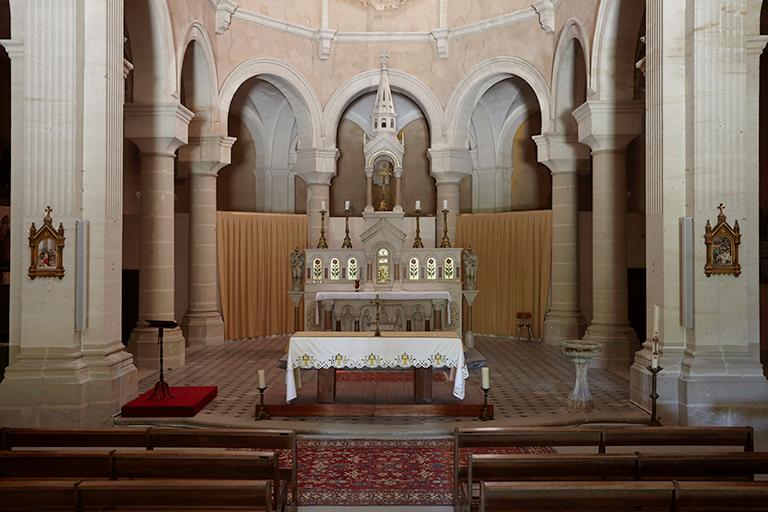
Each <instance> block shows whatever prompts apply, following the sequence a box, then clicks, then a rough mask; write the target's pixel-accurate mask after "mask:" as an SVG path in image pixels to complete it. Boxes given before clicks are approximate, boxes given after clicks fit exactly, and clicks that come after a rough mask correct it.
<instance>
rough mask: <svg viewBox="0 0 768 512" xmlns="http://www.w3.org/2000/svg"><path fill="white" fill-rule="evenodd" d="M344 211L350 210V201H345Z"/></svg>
mask: <svg viewBox="0 0 768 512" xmlns="http://www.w3.org/2000/svg"><path fill="white" fill-rule="evenodd" d="M344 209H345V210H349V200H347V201H344Z"/></svg>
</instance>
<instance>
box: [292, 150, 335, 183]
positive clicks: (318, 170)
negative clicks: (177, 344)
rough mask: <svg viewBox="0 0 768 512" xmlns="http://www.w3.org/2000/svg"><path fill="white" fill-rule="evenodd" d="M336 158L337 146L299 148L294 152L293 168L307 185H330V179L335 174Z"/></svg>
mask: <svg viewBox="0 0 768 512" xmlns="http://www.w3.org/2000/svg"><path fill="white" fill-rule="evenodd" d="M338 158H339V150H338V149H337V148H323V149H318V148H307V149H300V150H299V151H297V153H296V164H295V166H294V170H295V171H296V174H298V175H299V176H301V177H302V178H303V179H304V182H305V183H307V184H308V185H309V184H315V185H330V184H331V179H333V177H334V176H336V160H338Z"/></svg>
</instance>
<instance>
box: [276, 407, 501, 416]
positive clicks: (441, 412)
mask: <svg viewBox="0 0 768 512" xmlns="http://www.w3.org/2000/svg"><path fill="white" fill-rule="evenodd" d="M482 407H483V406H482V404H339V403H333V404H291V405H278V404H274V405H267V406H266V407H265V408H266V409H267V412H268V413H269V414H270V415H271V416H273V417H297V416H307V417H326V416H333V417H351V416H356V417H369V418H384V417H393V416H399V417H438V416H439V417H445V416H448V417H457V418H458V417H462V418H463V417H479V416H480V414H481V412H482ZM488 407H489V409H490V412H491V414H493V405H489V406H488Z"/></svg>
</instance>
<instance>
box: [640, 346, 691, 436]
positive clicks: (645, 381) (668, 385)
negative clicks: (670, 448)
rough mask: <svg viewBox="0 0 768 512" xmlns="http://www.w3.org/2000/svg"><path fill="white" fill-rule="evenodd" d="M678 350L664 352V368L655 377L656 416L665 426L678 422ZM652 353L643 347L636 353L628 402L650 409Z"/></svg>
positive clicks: (662, 362)
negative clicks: (656, 395)
mask: <svg viewBox="0 0 768 512" xmlns="http://www.w3.org/2000/svg"><path fill="white" fill-rule="evenodd" d="M681 353H682V351H681V350H680V349H667V350H665V351H664V354H663V359H662V361H661V366H662V368H663V370H662V371H661V372H659V373H658V375H657V377H656V393H657V394H658V395H659V398H658V400H657V402H656V408H657V415H658V417H659V419H660V420H661V422H662V424H664V425H677V424H678V423H679V418H678V403H679V402H678V395H677V393H678V379H679V377H680V357H681ZM650 364H651V352H650V350H649V349H647V348H645V349H643V350H639V351H638V352H636V353H635V362H634V363H632V366H631V367H630V368H629V401H630V402H632V403H633V404H635V405H637V406H638V407H640V408H641V409H644V410H646V411H648V414H650V411H651V396H650V395H651V380H652V378H651V372H649V371H648V366H650Z"/></svg>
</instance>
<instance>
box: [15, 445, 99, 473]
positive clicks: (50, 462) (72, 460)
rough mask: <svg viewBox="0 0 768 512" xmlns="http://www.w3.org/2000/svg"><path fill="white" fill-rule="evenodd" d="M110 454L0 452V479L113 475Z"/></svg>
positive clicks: (83, 452) (74, 451) (71, 451)
mask: <svg viewBox="0 0 768 512" xmlns="http://www.w3.org/2000/svg"><path fill="white" fill-rule="evenodd" d="M112 453H113V451H79V450H64V451H50V450H45V451H40V450H28V451H27V450H15V451H6V452H0V478H3V479H9V478H13V479H18V478H27V479H37V480H45V479H51V478H66V479H70V480H75V479H82V478H105V479H108V478H114V473H113V461H112Z"/></svg>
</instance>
